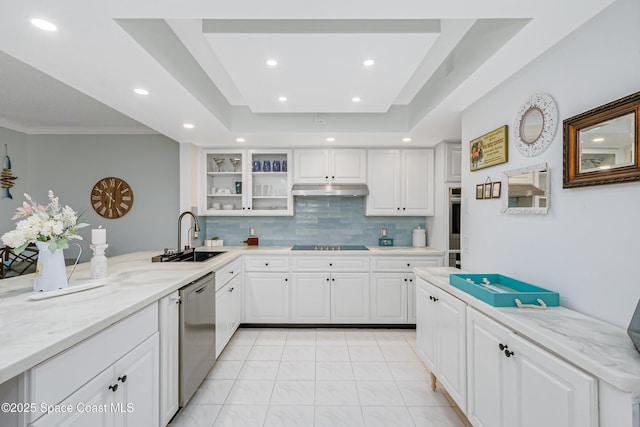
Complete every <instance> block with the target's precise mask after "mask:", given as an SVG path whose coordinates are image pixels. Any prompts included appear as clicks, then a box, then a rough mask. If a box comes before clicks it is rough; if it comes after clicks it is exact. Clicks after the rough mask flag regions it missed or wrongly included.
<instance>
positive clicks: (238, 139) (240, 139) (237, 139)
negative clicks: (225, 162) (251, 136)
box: [236, 138, 246, 142]
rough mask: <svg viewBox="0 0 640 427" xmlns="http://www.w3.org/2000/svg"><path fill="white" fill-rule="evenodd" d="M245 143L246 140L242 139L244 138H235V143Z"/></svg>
mask: <svg viewBox="0 0 640 427" xmlns="http://www.w3.org/2000/svg"><path fill="white" fill-rule="evenodd" d="M245 141H246V139H244V138H236V142H245Z"/></svg>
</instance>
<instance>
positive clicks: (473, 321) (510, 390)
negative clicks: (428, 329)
mask: <svg viewBox="0 0 640 427" xmlns="http://www.w3.org/2000/svg"><path fill="white" fill-rule="evenodd" d="M467 310H468V313H467V331H468V333H467V340H468V342H467V351H468V356H467V360H468V373H469V389H468V390H469V393H468V403H469V405H468V414H467V415H468V418H469V420H470V421H471V423H472V424H473V425H474V426H482V427H502V426H522V427H537V426H545V427H578V426H581V427H595V426H597V425H598V409H597V408H598V405H597V385H596V380H595V378H593V377H592V376H590V375H588V374H586V373H584V372H582V371H581V370H579V369H576V368H575V367H573V366H571V365H569V364H568V363H566V362H564V361H562V360H560V359H559V358H557V357H555V356H554V355H552V354H551V353H549V352H547V351H546V350H543V349H542V348H540V347H538V346H537V345H535V344H533V343H531V342H529V341H527V340H525V339H524V338H522V337H519V336H518V335H516V334H515V333H514V332H512V331H511V330H509V329H508V328H506V327H504V326H502V325H500V324H499V323H497V322H495V321H493V320H491V319H489V318H488V317H487V316H485V315H483V314H481V313H480V312H478V311H477V310H474V309H472V308H468V309H467Z"/></svg>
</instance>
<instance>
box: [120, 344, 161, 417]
mask: <svg viewBox="0 0 640 427" xmlns="http://www.w3.org/2000/svg"><path fill="white" fill-rule="evenodd" d="M114 370H115V376H114V380H115V382H116V383H117V384H119V385H120V387H119V388H118V392H117V393H116V396H117V399H118V404H119V406H118V411H122V412H121V413H119V414H116V419H117V417H119V416H122V420H123V423H122V424H120V423H118V422H116V425H122V426H128V427H137V426H157V425H158V424H159V420H158V414H159V409H160V408H159V381H158V334H157V333H156V334H154V335H153V336H152V337H150V338H148V339H147V340H146V341H144V342H143V343H142V344H140V345H139V346H138V347H136V348H135V349H133V350H131V352H129V353H128V354H127V355H126V356H124V357H123V358H122V359H120V360H119V361H117V362H116V363H115V365H114ZM120 390H122V392H121V391H120Z"/></svg>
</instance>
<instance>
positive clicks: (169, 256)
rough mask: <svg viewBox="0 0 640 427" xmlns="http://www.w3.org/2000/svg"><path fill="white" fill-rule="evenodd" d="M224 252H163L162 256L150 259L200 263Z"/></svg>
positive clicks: (191, 250)
mask: <svg viewBox="0 0 640 427" xmlns="http://www.w3.org/2000/svg"><path fill="white" fill-rule="evenodd" d="M224 253H226V252H224V251H220V252H204V251H203V252H196V251H195V250H193V249H189V250H186V251H182V252H176V253H171V252H170V251H165V253H164V254H161V255H156V256H154V257H152V258H151V261H153V262H202V261H206V260H208V259H211V258H214V257H217V256H218V255H222V254H224Z"/></svg>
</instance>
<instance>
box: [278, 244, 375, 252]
mask: <svg viewBox="0 0 640 427" xmlns="http://www.w3.org/2000/svg"><path fill="white" fill-rule="evenodd" d="M291 250H292V251H368V250H369V248H367V247H366V246H364V245H294V246H293V247H292V248H291Z"/></svg>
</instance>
